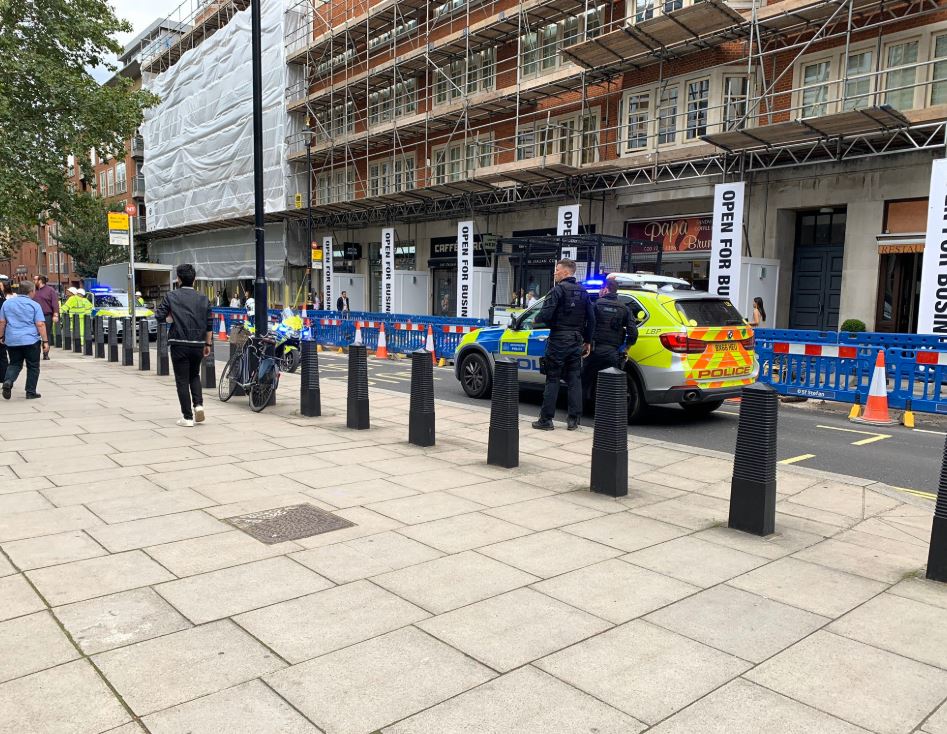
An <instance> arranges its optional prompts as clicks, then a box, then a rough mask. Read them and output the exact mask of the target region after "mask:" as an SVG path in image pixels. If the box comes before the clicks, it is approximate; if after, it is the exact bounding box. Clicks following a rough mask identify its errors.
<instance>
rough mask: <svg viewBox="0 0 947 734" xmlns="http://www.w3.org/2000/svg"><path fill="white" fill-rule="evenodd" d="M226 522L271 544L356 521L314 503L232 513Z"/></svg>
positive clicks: (306, 536)
mask: <svg viewBox="0 0 947 734" xmlns="http://www.w3.org/2000/svg"><path fill="white" fill-rule="evenodd" d="M226 522H229V523H230V524H231V525H233V526H234V527H235V528H238V529H240V530H242V531H243V532H245V533H247V534H248V535H252V536H253V537H254V538H256V539H257V540H259V541H260V542H261V543H266V544H268V545H271V544H273V543H283V542H285V541H287V540H298V539H299V538H308V537H310V536H312V535H320V534H322V533H328V532H329V531H330V530H339V529H341V528H350V527H352V526H353V525H354V524H355V523H353V522H349V521H348V520H346V519H345V518H344V517H339V516H338V515H333V514H332V513H331V512H326V511H325V510H320V509H319V508H318V507H313V506H312V505H291V506H289V507H276V508H274V509H272V510H263V511H261V512H251V513H250V514H249V515H237V516H236V517H230V518H227V520H226Z"/></svg>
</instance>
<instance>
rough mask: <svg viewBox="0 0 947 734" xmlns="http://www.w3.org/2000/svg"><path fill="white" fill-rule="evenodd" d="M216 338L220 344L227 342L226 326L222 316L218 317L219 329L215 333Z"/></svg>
mask: <svg viewBox="0 0 947 734" xmlns="http://www.w3.org/2000/svg"><path fill="white" fill-rule="evenodd" d="M217 338H218V339H220V341H222V342H225V341H227V324H226V322H225V320H224V315H223V314H221V315H220V329H219V331H218V332H217Z"/></svg>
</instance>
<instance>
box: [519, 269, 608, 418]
mask: <svg viewBox="0 0 947 734" xmlns="http://www.w3.org/2000/svg"><path fill="white" fill-rule="evenodd" d="M553 279H554V280H555V285H554V286H553V287H552V290H550V291H549V293H548V294H547V295H546V299H545V300H544V301H543V305H542V308H541V309H540V310H539V315H538V316H537V317H536V325H542V326H546V327H548V328H549V339H547V340H546V356H545V357H544V358H543V360H542V365H543V372H544V373H545V375H546V387H545V389H544V390H543V405H542V408H540V410H539V420H538V421H535V422H534V423H533V428H536V429H538V430H541V431H551V430H553V425H552V418H553V416H554V415H555V414H556V401H557V400H558V399H559V381H560V380H565V381H566V385H567V387H568V390H569V404H568V422H567V428H568V430H570V431H574V430H576V429H577V428H578V427H579V423H580V422H581V419H582V357H584V356H586V355H587V354H588V353H589V350H590V348H591V341H592V332H593V330H594V328H595V313H594V311H593V310H592V300H591V299H590V298H589V294H588V293H587V292H586V290H585V288H583V287H582V286H581V285H579V284H578V283H577V282H576V280H575V261H574V260H570V259H568V258H563V259H562V260H560V261H559V262H557V263H556V271H555V273H554V275H553Z"/></svg>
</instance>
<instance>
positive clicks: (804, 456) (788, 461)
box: [776, 454, 815, 464]
mask: <svg viewBox="0 0 947 734" xmlns="http://www.w3.org/2000/svg"><path fill="white" fill-rule="evenodd" d="M814 458H815V454H799V456H793V457H792V458H790V459H783V460H782V461H778V462H776V463H777V464H795V463H797V462H800V461H805V460H806V459H814Z"/></svg>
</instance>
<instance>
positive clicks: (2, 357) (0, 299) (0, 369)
mask: <svg viewBox="0 0 947 734" xmlns="http://www.w3.org/2000/svg"><path fill="white" fill-rule="evenodd" d="M12 297H13V288H12V287H11V286H10V281H9V280H7V279H6V278H4V279H3V280H0V308H2V307H3V304H4V302H5V301H6V300H7V299H8V298H12ZM9 366H10V361H9V358H8V356H7V346H6V344H4V343H3V342H0V381H2V380H3V378H4V376H5V375H6V374H7V367H9Z"/></svg>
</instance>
